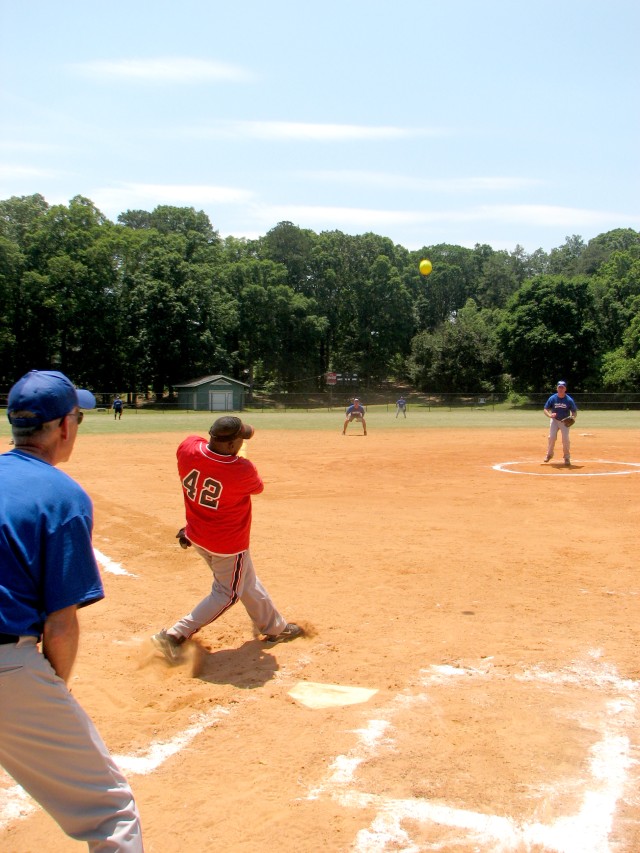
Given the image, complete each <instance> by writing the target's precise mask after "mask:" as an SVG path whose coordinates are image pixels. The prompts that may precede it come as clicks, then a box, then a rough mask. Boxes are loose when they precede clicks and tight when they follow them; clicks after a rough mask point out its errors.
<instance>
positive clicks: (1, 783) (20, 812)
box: [0, 656, 310, 830]
mask: <svg viewBox="0 0 640 853" xmlns="http://www.w3.org/2000/svg"><path fill="white" fill-rule="evenodd" d="M309 662H310V658H309V657H307V656H303V657H301V658H299V659H298V660H297V661H296V662H295V663H294V664H293V665H291V666H289V667H286V666H285V667H283V668H282V669H281V670H279V671H277V672H276V673H274V679H285V678H289V679H293V678H296V677H297V673H298V672H299V671H300V670H302V669H304V667H305V666H306V665H308V663H309ZM257 698H258V697H257V696H256V695H255V694H253V693H248V694H245V695H243V696H242V697H240V698H239V699H237V700H236V702H235V703H234V706H233V710H234V711H238V710H239V708H240V707H241V706H242V704H243V700H244V702H254V701H256V700H257ZM231 714H232V711H231V709H229V708H225V707H223V706H221V705H216V706H215V707H214V708H212V709H211V710H210V711H208V712H207V713H204V714H196V715H195V716H193V717H192V718H191V720H192V722H191V723H190V725H189V726H187V728H186V729H184V731H181V732H178V733H177V734H175V735H174V736H173V737H171V738H168V739H166V740H153V741H151V743H150V744H149V746H148V747H147V748H146V749H142V750H139V751H138V752H135V753H132V754H131V755H116V754H114V753H112V757H113V759H114V761H115V762H116V764H117V765H118V767H120V769H121V770H122V772H123V773H125V774H126V775H127V776H129V775H131V776H136V775H137V776H142V775H147V774H149V773H153V772H155V771H156V770H158V769H159V768H160V767H161V766H162V765H163V764H164V763H165V762H166V761H167V760H168V759H170V758H172V757H173V756H174V755H177V754H178V753H179V752H180V751H181V750H183V749H185V748H186V747H188V746H189V745H190V744H191V743H192V742H193V741H194V740H195V739H196V738H197V737H198V736H199V735H201V734H202V733H203V732H204V731H206V730H207V729H209V728H211V727H212V726H215V725H218V724H219V723H221V722H223V721H225V719H226V718H227V717H229V716H231ZM39 808H40V807H39V805H38V804H37V803H36V802H35V801H34V800H33V799H32V798H31V797H30V796H29V794H27V792H26V791H25V790H24V788H22V786H21V785H17V784H16V783H15V782H14V780H13V779H12V778H11V777H10V776H9V775H8V774H7V773H5V771H4V770H3V769H2V768H1V767H0V830H3V829H5V828H7V826H8V825H9V824H11V823H14V822H16V821H19V820H23V819H25V818H27V817H29V816H30V815H31V814H33V813H34V812H36V811H38V809H39Z"/></svg>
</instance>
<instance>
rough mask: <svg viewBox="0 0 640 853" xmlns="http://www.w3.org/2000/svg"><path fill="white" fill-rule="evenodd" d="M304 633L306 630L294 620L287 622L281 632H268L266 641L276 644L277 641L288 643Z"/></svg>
mask: <svg viewBox="0 0 640 853" xmlns="http://www.w3.org/2000/svg"><path fill="white" fill-rule="evenodd" d="M303 635H304V631H303V630H302V628H301V627H300V626H299V625H296V624H295V623H294V622H287V624H286V625H285V626H284V631H281V632H280V633H279V634H267V636H266V637H265V638H264V639H265V642H266V643H269V644H270V645H272V646H275V645H276V643H288V642H289V640H295V639H296V637H302V636H303Z"/></svg>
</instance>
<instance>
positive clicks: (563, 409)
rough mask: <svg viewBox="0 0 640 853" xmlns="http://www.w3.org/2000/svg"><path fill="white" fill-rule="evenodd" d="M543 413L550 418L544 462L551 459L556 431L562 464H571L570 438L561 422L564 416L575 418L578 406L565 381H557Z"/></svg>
mask: <svg viewBox="0 0 640 853" xmlns="http://www.w3.org/2000/svg"><path fill="white" fill-rule="evenodd" d="M544 413H545V415H546V416H547V417H548V418H550V419H551V423H550V425H549V441H548V444H547V455H546V456H545V458H544V461H545V462H549V460H550V459H553V449H554V447H555V444H556V439H557V438H558V432H560V435H561V436H562V455H563V456H564V464H565V465H571V440H570V436H569V427H568V426H567V424H565V423H563V421H564V419H565V418H569V417H572V418H574V419H575V418H577V417H578V407H577V406H576V403H575V400H574V399H573V398H572V397H570V396H569V395H568V394H567V383H566V382H558V385H557V389H556V393H555V394H552V395H551V396H550V397H549V399H548V400H547V402H546V403H545V404H544Z"/></svg>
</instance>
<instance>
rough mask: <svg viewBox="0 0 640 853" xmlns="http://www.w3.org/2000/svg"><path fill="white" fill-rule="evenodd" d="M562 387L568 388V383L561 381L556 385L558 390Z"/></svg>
mask: <svg viewBox="0 0 640 853" xmlns="http://www.w3.org/2000/svg"><path fill="white" fill-rule="evenodd" d="M560 386H562V387H563V388H566V387H567V383H566V382H565V381H564V380H561V381H560V382H558V384H557V385H556V388H560Z"/></svg>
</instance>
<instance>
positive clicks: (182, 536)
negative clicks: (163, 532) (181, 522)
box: [176, 527, 191, 548]
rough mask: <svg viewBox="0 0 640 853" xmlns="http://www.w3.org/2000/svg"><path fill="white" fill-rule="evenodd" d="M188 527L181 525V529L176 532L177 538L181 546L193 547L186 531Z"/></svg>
mask: <svg viewBox="0 0 640 853" xmlns="http://www.w3.org/2000/svg"><path fill="white" fill-rule="evenodd" d="M185 530H186V528H184V527H181V528H180V530H178V532H177V533H176V539H177V540H178V541H179V542H180V547H181V548H191V542H190V540H189V539H187V534H186V533H185Z"/></svg>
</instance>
